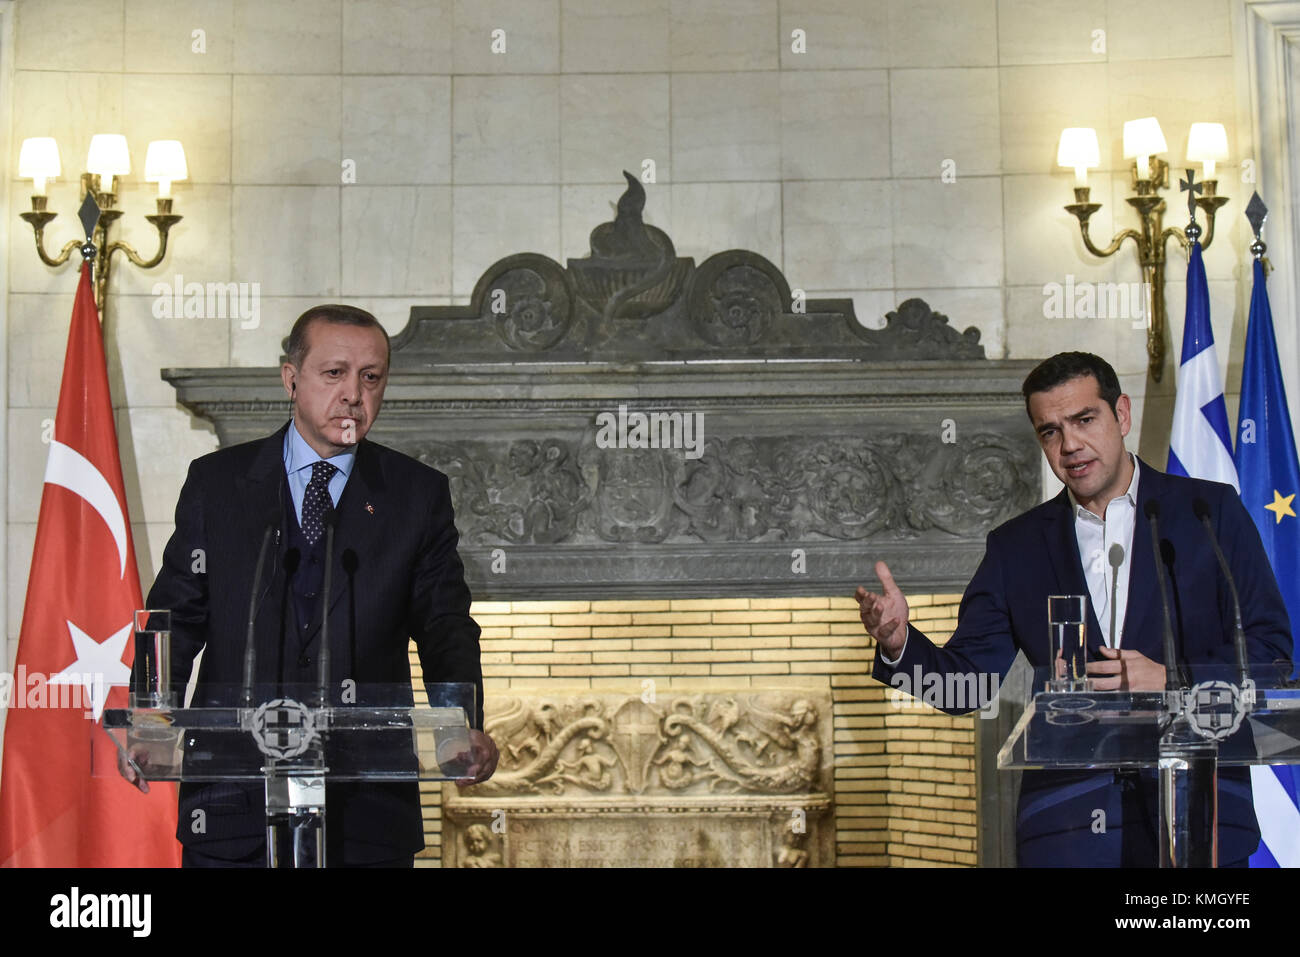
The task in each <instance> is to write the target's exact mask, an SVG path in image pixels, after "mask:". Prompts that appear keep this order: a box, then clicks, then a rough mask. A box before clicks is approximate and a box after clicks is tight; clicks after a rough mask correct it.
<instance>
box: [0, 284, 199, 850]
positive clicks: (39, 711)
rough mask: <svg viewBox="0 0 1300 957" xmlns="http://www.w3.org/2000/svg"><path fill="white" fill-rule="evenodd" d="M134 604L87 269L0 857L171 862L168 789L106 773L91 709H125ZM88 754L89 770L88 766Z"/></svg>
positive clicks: (108, 746) (39, 536)
mask: <svg viewBox="0 0 1300 957" xmlns="http://www.w3.org/2000/svg"><path fill="white" fill-rule="evenodd" d="M139 607H141V597H140V576H139V573H138V572H137V571H136V566H135V550H134V549H133V548H132V546H131V522H130V519H129V518H128V517H127V512H126V495H125V493H124V491H123V485H122V464H121V460H120V459H119V458H118V454H117V430H116V429H115V428H114V427H113V407H112V402H111V400H110V398H109V392H108V369H107V366H106V365H105V362H104V338H103V333H102V332H101V330H100V327H99V314H98V312H97V310H96V309H95V297H94V294H93V292H92V290H91V282H90V266H89V264H86V265H83V266H82V267H81V283H80V284H79V285H78V286H77V300H76V303H75V304H74V305H73V307H72V328H71V329H70V330H69V332H68V352H67V356H66V357H65V359H64V362H63V385H62V387H61V389H60V391H59V409H58V413H57V416H56V417H55V420H54V438H53V441H52V442H50V452H49V458H48V461H47V463H46V467H45V486H44V490H43V491H42V493H41V512H40V518H39V519H38V524H37V526H36V548H35V549H34V551H33V553H32V570H31V576H30V577H29V578H28V581H27V604H26V607H25V608H24V610H23V627H22V633H21V635H20V637H19V640H18V659H17V664H16V666H15V668H14V673H13V675H12V678H11V683H10V688H9V694H8V696H7V697H8V699H9V709H8V713H7V716H6V719H5V740H4V754H3V760H4V767H3V773H2V774H0V865H3V866H5V867H145V866H153V867H176V866H178V865H179V864H180V844H179V843H178V842H177V841H176V836H175V835H176V790H175V787H174V786H172V785H163V784H154V785H152V786H151V788H150V792H149V793H148V794H142V793H140V792H139V791H138V790H136V789H135V788H134V787H132V786H131V785H130V784H128V783H127V782H126V781H124V780H123V779H122V778H121V777H119V776H118V775H117V774H116V772H115V770H114V769H115V767H116V763H117V760H116V747H115V746H114V744H113V742H112V741H111V740H110V739H109V737H108V735H107V734H106V733H105V732H104V731H103V729H102V728H100V727H97V726H96V725H97V718H96V714H95V712H97V711H102V710H103V709H104V708H124V707H126V705H127V690H126V685H127V682H128V680H129V677H130V663H131V659H132V650H133V649H132V645H133V642H132V634H133V615H132V613H133V611H134V610H135V609H137V608H139ZM92 750H93V752H94V755H93V757H94V764H95V767H96V768H97V772H96V774H95V775H92V773H91V766H92V765H91V761H92Z"/></svg>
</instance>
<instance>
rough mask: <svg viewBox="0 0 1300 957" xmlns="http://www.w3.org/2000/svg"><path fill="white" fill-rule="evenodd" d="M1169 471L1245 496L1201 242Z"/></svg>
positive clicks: (1191, 275)
mask: <svg viewBox="0 0 1300 957" xmlns="http://www.w3.org/2000/svg"><path fill="white" fill-rule="evenodd" d="M1165 471H1167V472H1170V473H1171V474H1173V475H1187V476H1194V477H1195V478H1203V479H1211V480H1212V481H1215V482H1225V483H1227V484H1228V485H1231V486H1232V487H1233V488H1235V489H1237V490H1238V491H1240V490H1241V487H1240V486H1239V485H1238V484H1237V467H1236V465H1234V464H1233V460H1232V429H1231V427H1230V426H1229V425H1228V406H1227V404H1226V403H1225V402H1224V401H1223V378H1222V377H1221V376H1220V375H1219V358H1218V355H1217V354H1216V353H1215V350H1214V332H1213V330H1212V329H1211V328H1210V290H1209V287H1208V286H1207V285H1206V282H1205V263H1204V262H1202V260H1201V244H1200V243H1199V242H1197V243H1192V255H1191V257H1190V258H1189V259H1188V262H1187V318H1186V321H1185V322H1184V325H1183V355H1182V359H1181V360H1180V361H1179V363H1178V394H1177V398H1176V399H1175V400H1174V427H1173V432H1172V433H1171V434H1170V436H1169V466H1168V468H1166V469H1165Z"/></svg>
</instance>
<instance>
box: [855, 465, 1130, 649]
mask: <svg viewBox="0 0 1300 957" xmlns="http://www.w3.org/2000/svg"><path fill="white" fill-rule="evenodd" d="M1128 457H1129V458H1130V459H1131V460H1132V461H1133V478H1132V480H1131V481H1130V482H1129V483H1128V491H1126V492H1125V493H1124V494H1123V495H1121V496H1120V497H1119V498H1113V499H1111V500H1110V504H1108V505H1107V506H1106V515H1105V517H1104V518H1100V517H1098V516H1097V515H1094V514H1093V513H1092V512H1090V511H1088V510H1087V509H1086V508H1084V507H1083V506H1082V505H1080V504H1079V503H1078V501H1077V500H1076V499H1075V497H1074V493H1073V492H1069V491H1068V490H1067V494H1068V495H1069V496H1070V505H1071V506H1073V508H1074V538H1075V541H1076V542H1077V543H1078V546H1079V561H1080V562H1081V563H1082V564H1083V578H1084V581H1086V582H1087V583H1088V594H1089V595H1090V596H1091V597H1092V607H1093V610H1094V611H1096V613H1097V624H1098V625H1100V626H1101V637H1102V639H1103V640H1104V641H1105V642H1106V645H1107V646H1108V647H1110V648H1118V647H1119V646H1120V644H1119V643H1120V639H1121V638H1122V637H1123V636H1124V612H1125V611H1126V610H1127V608H1128V578H1129V574H1128V572H1129V567H1130V566H1131V564H1132V553H1133V529H1134V527H1136V525H1137V488H1138V462H1137V456H1135V455H1134V454H1133V453H1132V452H1130V453H1129V454H1128ZM1116 542H1118V543H1119V544H1120V545H1121V546H1122V547H1123V549H1124V562H1123V564H1121V565H1120V566H1119V579H1118V581H1117V582H1116V584H1115V594H1114V595H1112V594H1111V569H1110V561H1109V558H1108V556H1109V554H1110V546H1111V545H1114V544H1115V543H1116ZM1112 601H1114V602H1115V630H1116V632H1118V634H1116V635H1113V636H1112V635H1111V633H1110V605H1111V602H1112ZM907 628H908V637H909V638H910V637H911V629H912V626H911V625H908V626H907ZM906 651H907V638H904V639H903V647H902V648H901V649H899V652H898V657H897V658H894V659H890V658H889V657H887V656H886V655H885V654H884V653H883V652H881V653H880V660H881V661H882V662H884V663H885V664H886V665H889V666H890V667H891V668H892V667H894V666H895V665H897V664H898V663H899V662H900V661H902V660H903V653H904V652H906Z"/></svg>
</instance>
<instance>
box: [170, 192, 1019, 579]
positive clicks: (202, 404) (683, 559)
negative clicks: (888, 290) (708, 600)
mask: <svg viewBox="0 0 1300 957" xmlns="http://www.w3.org/2000/svg"><path fill="white" fill-rule="evenodd" d="M625 175H626V174H625ZM627 178H628V183H629V186H628V190H627V192H626V193H624V195H623V197H622V199H621V200H620V201H619V210H618V215H617V217H616V219H615V221H614V222H613V223H606V224H604V225H602V226H598V227H597V228H596V229H595V230H594V231H593V233H592V240H591V245H592V253H591V256H590V257H588V258H585V259H571V260H569V262H568V266H567V268H565V267H562V266H561V265H560V264H559V263H557V262H555V261H553V260H551V259H548V258H547V257H544V256H540V255H537V254H533V253H521V254H518V255H515V256H509V257H506V258H505V259H502V260H501V261H499V262H497V263H496V264H494V265H493V266H491V267H489V269H488V270H487V271H486V272H485V273H484V274H483V277H482V278H481V279H480V281H479V283H478V285H477V287H476V289H475V291H474V294H473V295H472V297H471V301H470V303H469V304H468V305H466V306H437V307H417V308H414V309H412V311H411V318H410V321H409V323H408V325H407V327H406V328H405V329H404V330H403V331H402V332H401V333H399V334H398V335H397V336H395V337H394V338H393V354H392V367H391V370H390V376H389V383H388V388H387V393H386V396H385V401H384V407H383V413H382V415H381V416H380V418H379V420H378V421H377V423H376V425H375V426H374V428H373V429H372V430H371V432H370V435H369V438H370V439H373V440H375V441H378V442H381V443H383V444H385V445H389V446H391V447H394V448H397V449H400V450H401V451H403V452H406V453H407V454H409V455H412V456H414V457H416V458H418V459H420V460H421V461H424V462H426V463H428V464H429V465H431V466H434V467H436V468H438V469H440V470H441V471H443V472H445V473H447V475H448V476H449V477H450V480H451V486H452V495H453V501H454V504H455V508H456V517H457V527H458V528H459V530H460V533H461V545H460V551H461V555H462V558H463V559H464V561H465V565H466V574H467V578H468V580H469V584H470V587H471V588H472V589H473V591H474V594H475V597H476V598H479V599H493V598H518V597H529V598H552V597H554V598H565V597H575V596H581V597H584V598H595V597H614V596H619V595H638V596H647V597H651V596H671V597H692V596H698V597H707V596H717V595H751V596H753V595H806V594H817V595H826V594H848V593H850V592H851V590H852V588H853V587H854V586H855V585H856V584H858V583H861V582H866V581H871V580H874V579H873V575H872V570H871V569H872V564H873V563H874V561H875V560H876V559H879V558H884V559H886V560H887V561H889V563H890V566H891V568H892V569H893V571H894V574H895V576H896V578H897V579H898V580H899V582H900V583H901V584H902V585H903V587H904V588H905V589H922V590H925V589H929V590H935V591H955V590H960V589H961V588H962V587H964V585H965V583H966V582H967V581H968V580H969V577H970V575H971V573H972V572H973V571H974V568H975V566H976V564H977V563H978V561H979V558H980V556H981V555H982V553H983V545H984V535H985V533H986V532H987V531H988V530H989V529H990V528H992V527H993V526H995V525H996V524H998V523H999V522H1001V521H1004V520H1006V519H1008V518H1010V517H1011V516H1013V515H1015V514H1017V513H1019V512H1021V511H1023V510H1024V509H1025V508H1027V507H1029V506H1031V505H1032V504H1034V503H1035V502H1037V501H1038V497H1039V465H1038V455H1039V452H1038V448H1037V445H1036V443H1035V441H1034V439H1033V436H1032V433H1031V431H1030V430H1029V428H1027V425H1026V421H1025V413H1024V406H1023V402H1022V400H1021V398H1020V395H1019V389H1020V384H1021V381H1022V380H1023V378H1024V376H1025V374H1026V373H1027V372H1028V370H1029V368H1030V367H1031V366H1032V363H1029V362H1008V361H990V360H987V359H985V358H984V353H983V347H982V346H980V345H979V342H978V340H979V333H978V330H976V329H973V328H971V329H967V330H965V331H964V332H958V331H957V330H955V329H953V328H952V327H950V326H949V325H948V320H947V318H946V317H944V316H942V315H939V314H936V313H934V312H933V311H932V310H931V309H930V308H929V306H928V305H927V304H926V303H924V302H923V301H921V300H918V299H911V300H908V301H906V302H904V303H902V304H900V305H899V307H898V308H897V309H896V310H895V311H893V312H891V313H889V315H888V317H887V322H886V325H885V327H884V328H883V329H878V330H875V329H868V328H866V327H864V326H862V325H861V324H860V323H859V322H858V320H857V317H856V316H855V314H854V311H853V303H852V301H851V300H847V299H828V300H814V299H808V298H806V296H804V294H803V292H802V290H799V289H791V287H790V286H789V284H788V283H787V281H786V279H785V278H784V276H782V274H781V273H780V271H779V270H777V269H776V268H775V267H774V266H773V265H772V264H771V263H769V262H768V261H767V260H765V259H764V258H763V257H761V256H759V255H757V254H755V253H752V252H748V251H744V250H729V251H726V252H722V253H719V254H717V255H714V256H711V257H709V258H708V259H706V260H705V261H704V262H703V263H701V264H699V265H698V266H697V265H696V264H695V262H694V260H693V259H691V258H689V257H678V256H676V254H675V251H674V249H673V246H672V242H671V240H669V238H668V237H667V236H666V235H665V234H664V233H663V232H662V231H660V230H658V229H655V228H654V227H652V226H648V225H646V224H644V223H643V222H642V219H641V210H642V208H643V207H644V203H645V192H644V190H643V188H642V187H641V184H640V183H639V182H638V181H637V180H636V179H635V178H634V177H631V176H628V177H627ZM163 377H164V378H165V379H166V380H167V381H169V382H171V383H172V384H173V385H174V386H175V388H176V390H177V395H178V397H179V400H180V402H181V404H182V405H184V406H185V407H186V408H188V409H189V410H191V411H192V412H193V413H194V414H196V415H198V416H201V417H203V418H205V419H209V420H211V421H212V422H213V423H214V424H215V426H216V430H217V435H218V438H219V440H220V442H221V444H222V445H223V446H224V445H229V444H233V443H237V442H242V441H247V440H250V439H254V438H258V437H260V436H263V435H266V434H267V433H269V432H271V431H273V430H274V429H276V428H278V427H279V426H280V425H281V424H283V422H284V420H285V418H286V417H287V414H288V406H287V404H286V403H285V401H284V398H283V397H284V393H283V390H282V388H281V386H280V380H279V374H278V370H277V369H276V368H274V367H270V366H268V367H266V368H219V369H168V370H164V371H163ZM654 413H660V414H661V415H660V417H658V418H651V416H652V414H654ZM639 415H643V416H646V419H645V420H644V421H643V420H641V419H639V418H638V416H639ZM653 438H662V439H664V440H665V443H664V444H667V445H669V446H672V447H658V448H655V447H642V446H649V445H651V444H652V439H653Z"/></svg>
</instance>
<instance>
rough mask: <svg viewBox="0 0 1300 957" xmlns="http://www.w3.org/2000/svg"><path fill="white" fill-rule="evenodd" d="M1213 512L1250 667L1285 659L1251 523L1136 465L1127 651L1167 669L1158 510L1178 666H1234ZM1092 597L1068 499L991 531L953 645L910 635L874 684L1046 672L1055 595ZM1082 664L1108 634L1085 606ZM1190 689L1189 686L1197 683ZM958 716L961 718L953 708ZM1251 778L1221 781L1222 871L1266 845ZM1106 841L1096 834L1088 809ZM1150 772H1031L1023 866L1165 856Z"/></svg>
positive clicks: (1024, 800) (1277, 613) (1230, 498)
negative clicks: (1208, 520) (1154, 514)
mask: <svg viewBox="0 0 1300 957" xmlns="http://www.w3.org/2000/svg"><path fill="white" fill-rule="evenodd" d="M1198 497H1199V498H1202V499H1204V500H1205V501H1206V503H1207V504H1208V505H1209V507H1210V511H1211V515H1212V521H1213V524H1214V527H1215V534H1216V535H1218V537H1219V541H1220V543H1221V545H1222V547H1223V551H1224V553H1225V555H1226V557H1227V559H1228V563H1229V567H1230V568H1232V571H1233V576H1234V578H1235V579H1236V582H1237V588H1238V590H1239V592H1240V596H1241V611H1242V621H1243V625H1244V627H1245V632H1246V642H1247V648H1248V652H1249V657H1250V661H1251V662H1252V664H1261V665H1268V664H1272V663H1273V662H1275V661H1279V660H1285V661H1289V660H1290V658H1291V627H1290V623H1289V621H1288V618H1287V611H1286V607H1285V605H1284V604H1283V602H1282V596H1281V594H1280V593H1279V591H1278V587H1277V582H1276V580H1275V579H1274V577H1273V572H1272V569H1271V568H1270V566H1269V563H1268V557H1267V555H1266V554H1265V552H1264V549H1263V546H1262V545H1261V544H1260V540H1259V533H1258V531H1257V530H1256V528H1255V525H1254V523H1253V522H1252V521H1251V518H1250V515H1249V514H1248V513H1247V511H1246V509H1245V507H1244V506H1243V505H1242V504H1241V499H1240V498H1239V497H1238V495H1237V493H1236V491H1235V490H1234V489H1233V488H1232V487H1231V486H1229V485H1223V484H1220V483H1217V482H1207V481H1202V480H1199V479H1188V478H1183V477H1180V476H1175V475H1166V474H1165V473H1163V472H1158V471H1156V470H1155V469H1153V468H1152V467H1151V466H1149V465H1147V464H1146V463H1145V462H1141V463H1140V472H1139V478H1138V502H1137V520H1136V525H1135V527H1134V530H1133V547H1132V549H1131V554H1130V556H1129V560H1130V562H1131V568H1130V571H1129V593H1128V605H1127V608H1126V611H1125V617H1124V627H1123V630H1122V635H1123V645H1122V646H1123V647H1124V648H1130V649H1133V650H1136V651H1140V652H1141V653H1142V654H1144V655H1146V656H1147V657H1148V658H1151V659H1153V660H1155V661H1160V662H1163V661H1164V653H1163V643H1162V642H1163V639H1162V635H1163V611H1162V609H1161V602H1160V595H1159V592H1158V590H1157V586H1156V573H1155V566H1154V562H1153V556H1152V549H1151V532H1150V527H1149V523H1148V521H1147V518H1146V515H1145V512H1144V509H1145V506H1146V503H1147V502H1148V501H1150V500H1152V499H1154V500H1155V501H1157V502H1159V504H1160V516H1159V528H1160V537H1161V539H1162V541H1167V542H1168V543H1169V545H1170V546H1172V551H1171V554H1169V553H1170V549H1165V551H1166V552H1167V554H1168V557H1170V558H1172V563H1169V562H1168V561H1167V562H1166V570H1167V571H1168V573H1169V589H1170V602H1171V613H1172V615H1173V619H1174V622H1173V625H1174V638H1175V642H1176V647H1178V648H1179V649H1181V653H1182V655H1183V657H1184V661H1186V662H1187V663H1189V664H1190V665H1192V666H1195V665H1197V664H1218V665H1232V664H1233V663H1234V662H1235V657H1234V652H1233V645H1232V631H1233V613H1232V599H1231V596H1230V594H1229V590H1228V586H1227V582H1226V581H1225V579H1224V578H1223V575H1222V573H1221V571H1220V569H1219V566H1218V562H1217V561H1216V559H1215V557H1214V552H1213V550H1212V548H1211V546H1210V544H1209V540H1208V537H1207V535H1206V532H1205V529H1204V527H1203V526H1202V525H1201V522H1200V520H1199V519H1197V518H1196V515H1195V513H1194V512H1193V509H1192V503H1193V501H1195V500H1196V499H1197V498H1198ZM1063 594H1069V595H1086V594H1088V587H1087V582H1086V580H1085V578H1084V574H1083V565H1082V563H1081V561H1080V559H1079V547H1078V542H1077V539H1076V537H1075V533H1074V515H1073V511H1072V508H1071V505H1070V501H1069V497H1068V494H1067V492H1066V491H1065V490H1062V491H1061V494H1060V495H1058V496H1056V497H1055V498H1054V499H1051V500H1050V501H1047V502H1044V503H1043V504H1041V505H1039V506H1037V507H1035V508H1032V509H1030V510H1029V511H1028V512H1025V513H1024V514H1022V515H1019V516H1017V517H1016V518H1013V519H1012V520H1011V521H1009V522H1006V523H1005V524H1003V525H1001V526H999V527H998V528H996V529H994V530H993V531H992V532H990V533H989V536H988V541H987V547H986V551H985V555H984V559H983V561H981V563H980V566H979V568H978V569H977V570H976V572H975V576H974V578H972V579H971V582H970V585H969V586H968V587H967V588H966V593H965V595H964V596H963V597H962V601H961V607H960V611H959V613H958V622H957V628H956V630H955V631H954V632H953V635H952V638H950V639H949V641H948V642H947V644H946V645H945V646H944V647H942V648H939V647H936V646H935V645H934V643H933V642H931V641H930V640H929V639H928V638H927V637H926V636H925V635H924V634H922V633H921V632H920V631H918V630H917V629H916V628H915V627H913V628H912V629H911V632H910V635H909V637H908V640H907V646H906V648H905V649H904V651H903V656H902V658H901V659H900V661H899V662H898V664H897V666H896V667H895V668H890V667H889V666H888V665H886V664H885V663H884V662H882V661H881V660H880V658H879V657H877V659H876V663H875V668H874V671H873V675H874V676H875V677H876V678H878V679H879V680H881V681H884V682H886V683H888V682H889V681H890V679H891V677H892V676H893V675H894V674H895V673H896V672H897V671H902V672H904V673H905V674H907V675H909V676H911V675H913V674H914V669H915V667H916V666H917V665H920V666H921V669H922V673H923V674H929V673H931V672H938V673H940V674H949V673H951V674H996V675H998V676H999V678H1001V677H1005V675H1006V673H1007V670H1008V669H1009V668H1010V667H1011V664H1012V662H1013V660H1014V659H1015V655H1016V652H1017V651H1023V652H1024V653H1025V655H1026V657H1027V658H1028V659H1029V663H1030V664H1031V665H1033V666H1034V667H1035V668H1046V667H1047V665H1048V656H1049V649H1048V633H1047V596H1048V595H1063ZM1088 604H1089V623H1088V649H1089V655H1088V658H1089V660H1090V661H1092V660H1098V659H1100V658H1101V655H1100V653H1099V651H1098V648H1099V647H1100V646H1101V645H1102V643H1103V642H1102V633H1101V629H1100V627H1099V626H1098V623H1097V618H1096V614H1095V612H1094V611H1092V609H1091V605H1092V602H1091V601H1090V602H1089V603H1088ZM1193 680H1195V676H1194V675H1193ZM953 713H960V712H956V711H954V712H953ZM1248 772H1249V769H1247V768H1220V771H1219V863H1220V864H1221V865H1226V864H1233V863H1238V862H1240V861H1242V860H1244V859H1245V858H1246V857H1248V856H1249V855H1250V854H1252V853H1253V852H1254V850H1255V848H1256V846H1257V845H1258V843H1259V827H1258V824H1257V822H1256V820H1255V812H1254V806H1253V804H1252V801H1251V792H1250V777H1249V773H1248ZM1097 809H1102V810H1104V811H1105V812H1106V818H1105V820H1106V831H1105V833H1104V834H1096V833H1094V832H1093V823H1094V820H1095V815H1094V812H1095V810H1097ZM1157 820H1158V803H1157V792H1156V789H1155V776H1154V774H1153V773H1146V772H1144V773H1142V774H1141V775H1139V776H1137V777H1136V778H1131V777H1125V776H1121V775H1116V774H1115V773H1113V772H1110V771H1107V772H1096V771H1026V772H1025V774H1024V776H1023V779H1022V783H1021V790H1020V802H1019V807H1018V812H1017V827H1016V843H1017V856H1018V860H1019V862H1020V864H1021V865H1022V866H1037V865H1058V866H1112V867H1113V866H1154V865H1155V864H1156V860H1157V852H1158V848H1159V842H1158V834H1157V831H1156V822H1157Z"/></svg>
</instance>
